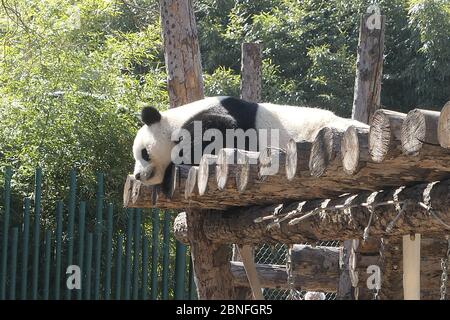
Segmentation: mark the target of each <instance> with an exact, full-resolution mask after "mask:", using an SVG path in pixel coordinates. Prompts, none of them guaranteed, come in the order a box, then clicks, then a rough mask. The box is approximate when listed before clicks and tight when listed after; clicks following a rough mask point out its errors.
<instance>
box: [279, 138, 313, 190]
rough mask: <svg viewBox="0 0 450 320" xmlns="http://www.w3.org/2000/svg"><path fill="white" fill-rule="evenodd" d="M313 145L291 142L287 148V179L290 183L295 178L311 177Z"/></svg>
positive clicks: (305, 142) (303, 142)
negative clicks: (310, 158)
mask: <svg viewBox="0 0 450 320" xmlns="http://www.w3.org/2000/svg"><path fill="white" fill-rule="evenodd" d="M311 148H312V143H311V142H309V141H300V142H296V141H295V140H293V139H291V140H289V142H288V144H287V146H286V164H285V167H286V178H287V179H288V181H291V180H293V179H294V178H296V177H297V178H298V177H302V176H309V175H310V173H309V157H310V154H311Z"/></svg>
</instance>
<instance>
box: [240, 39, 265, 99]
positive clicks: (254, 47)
mask: <svg viewBox="0 0 450 320" xmlns="http://www.w3.org/2000/svg"><path fill="white" fill-rule="evenodd" d="M241 50H242V52H241V53H242V55H241V98H242V99H244V100H247V101H251V102H260V101H261V45H260V44H259V43H243V44H242V47H241Z"/></svg>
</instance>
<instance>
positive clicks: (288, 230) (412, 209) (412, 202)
mask: <svg viewBox="0 0 450 320" xmlns="http://www.w3.org/2000/svg"><path fill="white" fill-rule="evenodd" d="M449 187H450V184H449V181H448V180H446V181H442V182H436V183H429V184H420V185H416V186H412V187H407V188H404V187H401V188H395V189H387V190H384V191H379V192H373V193H371V192H364V193H360V194H358V195H348V196H342V197H338V198H335V199H331V200H310V201H306V202H301V203H298V202H294V203H290V204H286V205H284V206H279V205H271V206H256V207H251V208H236V209H233V210H228V211H227V212H226V213H217V214H214V215H209V216H208V217H207V218H206V219H205V225H204V226H203V229H204V232H205V234H206V236H207V237H208V238H209V239H211V241H217V242H227V243H239V244H241V243H242V244H256V243H262V242H283V243H302V242H308V241H318V240H329V239H335V240H346V239H361V238H362V237H363V235H364V234H365V229H366V228H367V227H368V225H369V220H370V221H371V223H370V226H369V228H368V236H369V237H382V236H399V235H404V234H409V233H412V232H416V233H421V234H423V235H424V236H426V235H436V234H437V235H442V234H444V233H445V232H448V230H446V228H447V226H450V206H449V204H450V199H449V198H450V193H449ZM397 201H400V202H401V203H402V204H404V206H403V211H402V212H401V213H400V214H399V211H398V210H399V209H398V208H399V207H398V206H399V204H396V203H397ZM377 203H378V204H380V205H376V204H377ZM368 205H372V206H375V207H374V208H373V216H372V219H371V218H370V216H371V214H370V210H368ZM424 206H426V207H428V206H431V207H432V208H433V211H432V213H431V212H430V211H429V210H426V209H424ZM344 208H346V209H345V210H344ZM287 214H289V216H288V217H285V219H284V220H283V221H279V222H277V221H276V220H275V219H277V217H282V216H283V215H287ZM280 215H282V216H280ZM304 215H306V216H305V217H303V218H301V217H302V216H304ZM255 221H258V222H255ZM269 225H270V226H269Z"/></svg>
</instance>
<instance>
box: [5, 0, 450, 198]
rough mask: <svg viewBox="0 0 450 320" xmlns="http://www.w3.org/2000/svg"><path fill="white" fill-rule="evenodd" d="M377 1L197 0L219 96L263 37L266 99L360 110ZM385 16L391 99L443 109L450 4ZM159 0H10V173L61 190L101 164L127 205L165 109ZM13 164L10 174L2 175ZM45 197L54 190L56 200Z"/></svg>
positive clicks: (392, 8) (401, 0) (416, 6)
mask: <svg viewBox="0 0 450 320" xmlns="http://www.w3.org/2000/svg"><path fill="white" fill-rule="evenodd" d="M370 3H371V1H369V0H333V1H329V0H303V1H295V0H262V1H252V0H220V1H219V0H197V1H194V5H195V14H196V18H197V24H198V35H199V39H200V46H201V53H202V62H203V68H204V72H205V77H204V78H205V90H206V94H207V95H235V96H238V95H239V84H240V83H239V81H240V80H239V72H240V46H241V43H242V42H244V41H258V42H261V43H262V47H263V59H264V60H263V67H262V73H263V84H262V87H263V91H262V95H263V97H262V98H263V100H264V101H270V102H276V103H287V104H293V105H300V104H303V105H310V106H318V107H322V108H327V109H331V110H333V111H335V112H336V113H338V114H340V115H343V116H349V115H350V110H351V106H352V100H353V86H354V75H355V61H356V51H357V48H356V46H357V41H358V30H359V22H360V15H361V14H362V13H364V12H365V10H366V8H367V6H368V5H369V4H370ZM378 4H379V5H380V7H381V9H382V13H383V14H384V15H385V16H386V36H385V61H384V66H383V75H384V77H383V90H382V104H383V105H385V106H387V107H389V108H392V109H398V110H401V111H407V110H409V109H410V108H412V107H427V108H435V109H439V108H441V107H442V105H443V104H444V103H445V102H446V101H447V100H449V99H450V96H449V91H448V88H449V83H450V61H449V60H450V46H449V45H448V44H449V43H450V41H449V40H450V4H449V2H448V1H446V0H380V1H378ZM158 10H159V8H158V2H157V1H155V0H133V1H122V0H95V1H92V0H80V1H69V0H42V1H41V0H39V1H38V0H30V1H19V0H8V1H3V2H2V6H1V7H0V38H1V39H2V40H3V41H2V49H1V51H0V113H1V117H0V172H1V171H2V170H3V167H4V166H5V165H7V164H10V165H12V166H13V167H14V170H15V172H16V174H15V176H14V180H13V185H14V187H15V190H18V191H19V194H18V196H19V197H22V196H24V195H29V194H31V193H32V180H33V172H34V168H35V167H36V166H41V167H43V169H44V175H45V179H44V180H45V181H47V183H46V185H45V186H44V192H45V194H47V195H51V197H50V198H51V199H49V200H48V201H53V200H54V199H56V198H60V197H64V196H65V195H66V192H67V185H68V181H67V173H68V171H69V169H70V168H72V167H74V168H76V169H77V171H78V177H79V185H83V186H85V187H83V188H82V189H81V194H80V197H83V198H85V199H86V198H87V200H89V197H90V195H91V194H92V192H89V190H93V186H94V183H95V174H96V172H97V171H103V172H105V173H106V175H105V178H106V181H105V182H106V187H105V189H106V190H109V191H111V194H109V195H107V196H109V197H110V198H111V199H112V200H113V201H114V202H116V203H120V202H121V190H122V184H123V179H124V177H125V176H126V174H127V173H128V172H129V171H130V170H131V169H132V166H133V159H132V155H131V144H132V140H133V137H134V134H135V132H136V129H137V128H138V126H139V121H138V119H137V114H138V112H139V109H140V107H141V105H142V104H143V103H149V104H152V105H155V106H156V107H158V108H160V109H164V108H166V106H167V99H168V98H167V93H166V88H165V85H166V74H165V69H164V59H163V55H162V45H161V38H160V26H159V13H158ZM0 175H1V174H0ZM46 201H47V200H46Z"/></svg>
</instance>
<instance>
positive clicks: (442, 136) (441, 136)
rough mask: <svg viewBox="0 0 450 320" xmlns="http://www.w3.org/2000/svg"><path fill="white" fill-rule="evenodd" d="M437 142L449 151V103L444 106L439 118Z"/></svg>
mask: <svg viewBox="0 0 450 320" xmlns="http://www.w3.org/2000/svg"><path fill="white" fill-rule="evenodd" d="M438 140H439V144H440V145H441V147H443V148H447V149H450V101H448V102H447V103H446V104H445V105H444V107H443V108H442V110H441V114H440V116H439V123H438Z"/></svg>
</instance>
